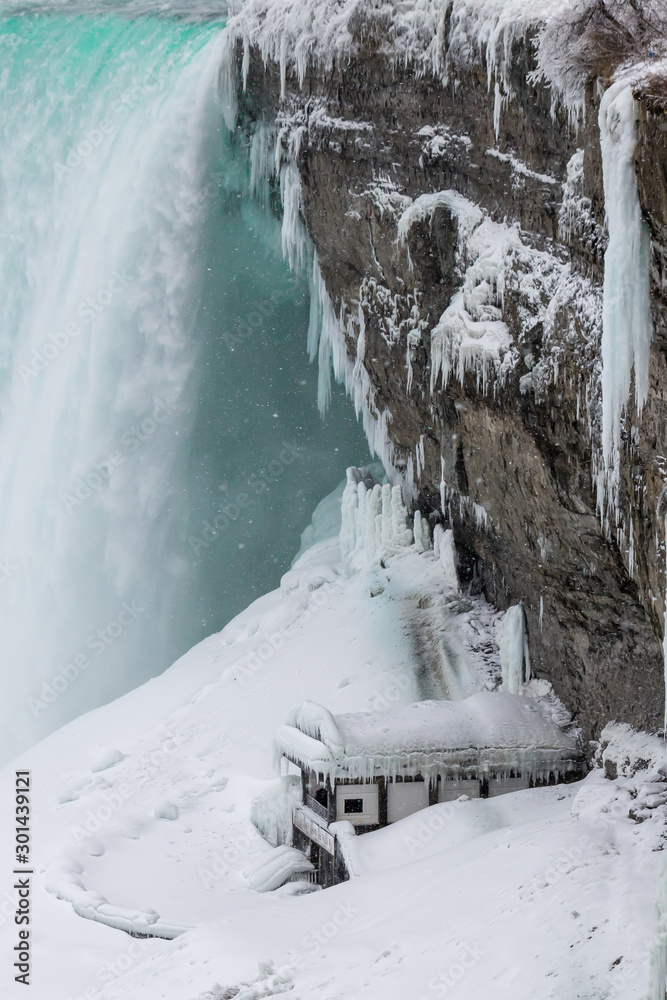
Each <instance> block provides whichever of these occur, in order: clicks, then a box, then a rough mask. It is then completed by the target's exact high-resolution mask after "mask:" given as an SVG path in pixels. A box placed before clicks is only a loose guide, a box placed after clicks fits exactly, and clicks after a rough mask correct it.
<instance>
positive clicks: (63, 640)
mask: <svg viewBox="0 0 667 1000" xmlns="http://www.w3.org/2000/svg"><path fill="white" fill-rule="evenodd" d="M63 9H64V8H63V7H58V6H56V5H51V7H50V8H49V10H48V11H47V9H46V8H45V7H43V6H42V7H37V6H34V7H31V8H24V9H23V10H22V11H21V12H18V11H16V12H14V13H13V14H12V15H9V14H7V12H5V17H4V19H3V20H0V133H1V135H2V144H1V145H0V290H1V294H0V404H1V408H2V409H1V423H0V561H1V563H0V569H1V572H0V642H1V648H2V670H3V692H4V695H5V697H4V700H3V703H2V706H1V708H0V729H1V731H2V740H1V742H0V755H1V756H3V757H7V756H8V755H10V754H12V753H13V752H16V751H18V750H20V749H21V748H23V747H24V746H25V745H28V744H29V743H31V742H34V740H35V739H37V738H39V737H41V736H43V735H44V734H46V733H47V732H49V731H51V730H53V729H54V728H56V727H57V726H59V725H61V724H62V723H63V722H65V721H67V720H69V719H71V718H73V717H75V716H76V715H78V714H80V712H82V711H84V710H86V709H88V708H90V707H93V706H94V705H96V704H100V703H101V702H103V701H106V700H108V699H109V698H111V697H115V696H117V695H119V694H121V693H122V692H123V691H125V690H127V689H128V688H130V687H132V686H134V685H136V684H137V683H140V682H141V681H143V680H145V679H146V678H147V677H150V676H152V675H154V674H155V673H157V672H159V671H160V670H162V669H164V668H165V667H167V666H168V665H169V664H170V663H171V662H172V661H173V660H174V659H175V658H176V657H177V656H178V655H180V653H182V652H183V651H184V650H185V649H186V648H188V647H189V646H190V645H192V643H193V642H195V641H197V640H198V639H199V638H202V637H203V636H204V635H207V634H209V633H210V632H212V631H214V630H215V629H216V628H219V627H221V626H222V625H223V624H224V623H225V621H226V620H227V619H228V618H229V617H230V616H231V615H232V614H233V613H235V612H236V611H238V610H240V608H242V607H243V606H245V605H246V604H247V603H248V602H249V601H250V600H251V599H252V598H253V597H254V596H258V595H259V594H260V593H263V592H265V591H266V590H267V589H268V587H270V586H271V585H274V584H275V583H276V582H277V580H278V577H279V575H280V572H281V570H283V569H284V568H286V564H287V563H288V562H289V557H290V555H291V554H292V553H293V551H295V549H296V547H297V544H296V543H297V538H298V533H299V531H300V530H301V529H302V528H303V527H304V526H305V523H306V522H307V513H308V511H309V510H311V509H312V508H313V507H314V506H315V504H316V502H317V500H318V499H319V497H320V496H321V495H322V494H323V493H325V492H327V490H328V489H330V488H332V486H333V485H335V482H336V481H337V480H338V479H340V478H341V476H342V474H343V473H344V469H345V466H346V465H347V464H351V463H352V462H355V461H356V462H358V461H359V460H360V457H361V456H363V454H364V452H365V447H364V442H363V439H362V435H361V432H360V430H359V429H358V428H357V427H356V425H355V424H354V421H353V418H352V415H351V413H350V412H349V411H348V410H347V409H343V405H342V403H341V402H340V401H339V405H338V407H336V406H335V407H334V409H333V411H332V413H331V415H330V417H329V420H328V423H327V424H326V425H322V424H320V423H319V422H318V418H317V413H316V405H315V398H316V388H315V384H316V380H317V376H316V373H315V372H314V371H312V370H309V369H308V368H307V363H306V359H305V357H304V355H305V332H306V327H307V322H308V303H307V288H306V285H305V283H304V282H302V281H301V280H300V279H298V278H291V277H290V276H289V273H288V271H287V268H286V265H285V264H284V263H283V262H282V260H281V259H280V253H279V231H278V224H277V222H276V220H275V219H273V218H272V217H271V216H270V215H269V214H268V211H267V210H262V209H261V208H260V206H259V205H258V204H257V203H256V202H253V201H252V199H251V197H250V194H249V191H248V183H247V168H246V161H245V158H244V155H243V151H240V150H238V149H236V148H235V143H234V140H233V137H230V136H229V135H228V134H226V133H225V131H224V127H223V125H222V114H221V109H220V107H219V104H218V101H217V99H216V95H217V79H218V74H219V70H220V61H221V58H222V49H223V47H222V34H221V31H222V27H223V24H222V22H221V21H220V20H215V19H211V18H210V17H209V16H206V17H201V18H200V19H199V20H197V18H196V17H195V16H189V17H188V18H184V17H176V16H173V13H174V12H173V11H172V12H171V14H170V12H169V11H166V12H165V11H164V10H163V11H161V16H159V17H157V16H151V15H150V13H149V14H146V13H145V12H143V13H142V16H139V13H138V12H137V11H136V10H135V11H134V13H132V12H131V10H130V7H129V6H127V5H125V6H123V7H121V5H119V6H118V9H117V10H116V11H114V9H113V8H112V7H111V8H110V7H109V6H108V5H105V7H104V8H99V9H98V12H97V13H96V14H95V15H94V16H91V13H90V8H89V9H88V11H87V12H86V13H85V14H83V13H78V14H75V13H73V11H72V8H71V7H68V8H67V13H63ZM209 13H210V12H209ZM190 15H192V11H190Z"/></svg>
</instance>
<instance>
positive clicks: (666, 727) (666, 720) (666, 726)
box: [662, 513, 667, 741]
mask: <svg viewBox="0 0 667 1000" xmlns="http://www.w3.org/2000/svg"><path fill="white" fill-rule="evenodd" d="M663 621H664V625H663V631H664V635H663V639H662V655H663V679H664V686H665V710H664V714H663V719H662V732H663V740H666V741H667V513H665V615H664V619H663Z"/></svg>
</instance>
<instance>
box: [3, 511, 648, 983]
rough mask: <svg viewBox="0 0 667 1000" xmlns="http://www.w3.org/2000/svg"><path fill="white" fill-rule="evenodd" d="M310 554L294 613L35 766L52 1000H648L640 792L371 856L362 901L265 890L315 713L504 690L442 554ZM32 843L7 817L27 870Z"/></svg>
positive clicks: (275, 604) (596, 793)
mask: <svg viewBox="0 0 667 1000" xmlns="http://www.w3.org/2000/svg"><path fill="white" fill-rule="evenodd" d="M320 523H321V524H322V525H323V526H324V527H325V529H326V528H328V529H329V530H332V528H331V524H332V519H331V517H326V518H320ZM403 530H404V529H403ZM324 533H325V534H326V533H327V531H326V530H324ZM309 540H310V541H311V542H312V543H313V545H312V547H311V548H309V549H307V550H306V551H305V552H303V553H302V554H301V556H300V558H299V559H298V560H297V562H296V563H295V564H294V565H293V567H292V569H291V570H290V571H289V572H288V573H287V574H286V575H285V577H284V578H283V583H282V587H281V590H280V591H275V592H274V593H271V594H268V595H266V596H265V597H263V598H261V599H260V600H259V601H256V602H255V603H254V604H253V605H251V607H250V608H248V609H247V611H245V612H244V613H243V614H241V615H239V616H238V617H237V618H236V619H234V621H232V622H231V623H230V624H229V625H228V626H227V627H226V628H225V629H224V630H223V631H222V632H221V633H220V634H219V635H216V636H212V637H211V638H210V639H207V640H206V641H205V642H203V643H201V644H200V645H198V646H197V647H195V648H194V649H193V650H191V651H190V652H189V653H188V654H187V655H186V656H184V657H183V658H182V659H181V660H179V661H178V662H177V663H176V664H175V665H174V666H173V667H172V668H171V669H170V670H168V671H167V672H166V673H165V674H164V675H162V676H161V677H159V678H156V679H155V680H152V681H150V682H149V683H148V684H146V685H144V686H143V687H141V688H139V689H138V690H136V691H134V692H132V693H130V694H128V695H126V696H125V697H124V698H122V699H120V700H118V701H116V702H114V703H112V704H110V705H107V706H105V707H103V708H101V709H98V710H97V711H95V712H93V713H91V714H89V715H87V716H84V717H82V718H81V719H79V720H77V721H75V722H73V723H71V724H70V725H69V726H67V727H65V728H64V729H62V730H60V731H59V732H57V733H55V734H54V735H53V736H51V737H49V739H47V740H45V741H44V742H43V743H41V744H40V745H38V746H37V747H35V748H34V749H32V750H31V751H30V752H29V753H27V754H25V755H24V756H23V757H22V758H21V759H20V761H19V762H16V764H15V766H16V767H21V768H30V769H31V770H32V784H33V817H32V824H33V858H34V863H35V867H36V868H37V869H38V870H39V871H40V874H39V875H38V876H35V884H34V888H33V910H32V919H33V924H32V926H33V947H34V962H33V970H34V971H33V985H32V987H31V989H32V993H31V996H32V997H33V998H36V1000H66V998H72V1000H74V998H82V997H85V998H86V1000H111V998H120V997H122V998H137V1000H139V998H141V1000H158V998H160V1000H164V998H167V1000H172V998H173V1000H184V998H185V1000H194V998H201V1000H204V998H207V1000H222V998H225V997H226V998H231V997H238V998H243V1000H250V998H257V997H264V996H273V995H276V994H278V993H282V992H287V991H290V992H292V994H293V996H295V997H301V998H303V1000H306V998H312V997H315V996H317V997H322V998H331V1000H333V998H334V997H341V996H346V997H369V998H370V997H378V996H380V995H381V996H383V997H385V998H393V997H396V998H398V997H401V998H404V997H405V996H406V995H407V996H413V997H415V998H418V997H433V996H442V995H445V994H446V993H449V992H451V993H452V995H459V996H461V997H464V996H465V997H466V1000H477V998H480V1000H481V998H485V1000H486V998H487V997H488V995H489V992H490V991H492V992H493V994H494V995H496V996H499V997H508V998H509V997H512V998H513V1000H522V998H526V1000H528V998H531V1000H533V998H534V997H535V996H539V997H540V998H545V1000H546V998H549V997H553V998H556V997H558V998H563V997H573V998H574V997H590V998H593V997H596V998H598V997H604V996H611V995H614V993H613V990H614V989H615V985H614V984H616V983H618V982H621V981H623V983H624V984H625V985H624V986H623V991H622V993H621V994H620V995H622V996H624V997H628V998H631V997H637V998H639V997H641V996H643V990H644V989H645V985H646V980H647V973H646V954H645V952H646V949H645V942H646V941H648V940H649V939H650V937H651V935H652V932H653V926H652V925H653V915H652V905H651V904H652V900H653V894H654V887H655V880H656V872H657V867H658V858H659V855H658V854H657V853H654V852H653V851H652V848H655V847H656V846H657V845H658V843H659V835H660V831H661V829H662V825H661V824H662V823H663V822H664V817H663V816H662V812H661V810H662V806H661V805H660V804H658V805H656V802H655V801H654V800H651V802H650V804H649V806H648V807H647V808H648V809H649V812H648V814H647V816H648V820H647V821H646V822H644V823H642V824H641V825H640V824H636V823H635V822H634V821H633V820H632V819H631V818H630V817H629V815H628V812H629V810H628V800H629V797H630V792H629V791H628V790H627V788H626V787H625V786H628V785H631V784H632V782H633V780H635V781H636V779H633V778H623V777H621V778H619V779H617V781H615V782H614V781H607V780H604V779H603V778H602V777H601V772H600V771H596V772H594V773H593V774H592V775H591V776H589V778H587V779H586V781H584V782H580V783H578V784H576V785H568V786H556V787H552V788H545V789H534V790H530V791H525V792H519V793H514V794H511V795H507V796H505V797H503V799H502V800H498V799H493V800H485V801H466V800H461V801H458V802H456V803H446V804H442V805H439V806H434V807H432V808H431V809H429V810H425V811H423V812H421V813H419V814H416V815H414V816H412V817H409V818H408V819H406V820H403V821H401V822H399V823H397V824H395V825H393V826H392V827H390V828H387V829H384V830H380V831H378V832H377V833H374V834H369V835H366V836H364V837H360V838H356V839H354V841H353V842H352V843H351V844H350V845H349V847H350V850H352V851H353V852H354V855H355V856H354V870H355V871H356V872H358V873H359V877H357V878H354V879H353V880H352V881H350V882H348V883H345V884H342V885H339V886H336V887H335V888H333V889H330V890H326V891H316V892H313V893H308V894H304V893H303V889H304V888H305V887H303V886H301V885H300V884H299V883H293V884H289V885H287V886H285V887H283V888H282V889H278V890H277V891H275V892H273V893H272V892H262V893H259V892H255V891H253V889H252V888H251V882H250V879H249V876H251V875H252V873H253V872H255V871H256V870H257V869H258V867H259V866H260V865H261V864H262V863H264V862H268V861H269V859H270V857H271V852H272V847H271V846H270V845H269V844H268V843H267V842H266V841H264V840H263V838H262V837H261V836H260V835H259V833H258V832H257V830H256V829H255V828H254V826H253V825H252V823H251V821H250V815H251V807H252V802H253V800H254V799H256V798H257V796H258V795H260V794H261V793H263V792H267V791H269V790H271V789H277V788H278V787H279V786H278V783H277V779H276V777H275V774H274V771H273V761H272V738H273V735H274V733H275V731H276V729H277V728H278V726H279V725H280V724H281V723H282V722H284V720H285V718H286V717H287V715H288V712H289V710H290V709H291V708H292V707H293V706H294V705H295V704H296V703H298V702H301V701H303V700H304V699H312V700H314V701H317V702H320V703H322V704H325V705H327V706H328V707H329V708H330V709H331V710H332V711H333V712H335V713H345V712H350V711H358V710H360V709H370V710H372V711H378V712H381V711H385V710H386V709H389V708H391V707H392V706H395V705H399V704H409V703H410V702H414V701H415V700H419V699H421V698H424V697H434V696H435V697H442V696H443V695H444V694H446V688H447V682H448V681H447V678H448V674H447V669H449V670H451V669H452V662H456V663H457V664H458V665H459V666H460V667H461V668H463V667H465V669H466V670H467V673H468V677H469V678H470V679H472V680H474V682H475V683H476V685H477V689H480V688H486V687H492V686H494V685H495V684H496V683H497V680H498V678H499V673H500V669H499V658H498V651H497V638H498V636H497V625H498V624H499V618H500V616H498V615H497V614H496V613H495V612H493V611H492V610H491V609H490V608H489V607H488V606H487V605H486V604H485V603H484V602H483V601H482V600H481V599H480V598H474V597H467V596H465V595H462V594H460V593H457V592H456V591H455V590H454V589H453V587H452V580H451V574H450V575H448V574H446V572H445V569H444V567H443V565H442V563H441V562H440V561H439V560H438V559H436V558H435V556H434V553H433V551H421V552H418V551H417V547H416V546H415V545H410V546H407V545H402V546H399V547H393V548H392V541H391V539H385V541H386V542H387V545H386V547H385V549H384V550H382V549H380V551H377V552H376V551H373V552H369V558H368V560H367V563H366V565H365V566H364V567H363V568H361V569H359V570H358V571H357V572H356V573H355V574H354V575H352V576H346V575H345V574H344V573H343V570H342V565H341V556H340V548H339V545H338V539H337V537H333V538H329V539H328V540H327V539H322V538H321V537H318V534H317V532H311V534H310V537H309ZM420 547H421V546H420ZM390 551H391V552H392V554H389V552H390ZM357 554H359V552H358V550H357ZM443 649H445V650H449V654H451V651H452V650H456V656H455V657H454V656H452V655H449V654H447V655H445V653H443ZM445 661H446V662H447V664H448V665H449V666H448V668H447V669H445V668H443V663H445ZM472 680H471V682H472ZM535 683H536V682H535V681H533V682H531V684H532V685H533V687H532V688H531V689H530V690H528V691H527V693H531V692H532V693H537V694H540V693H541V694H543V693H544V691H543V690H542V689H541V688H540V687H539V683H538V687H537V689H536V688H535ZM556 708H557V706H556V705H555V703H554V711H556ZM13 772H14V765H13V766H12V768H11V769H7V770H5V772H3V774H2V779H1V780H2V782H3V787H5V788H10V787H12V786H13ZM12 839H13V824H12V823H11V822H10V817H9V815H8V813H7V811H5V813H4V815H3V826H2V841H1V843H2V856H3V857H5V858H7V859H9V858H10V857H11V854H12V850H11V841H12ZM9 879H10V876H9V874H7V875H6V876H5V888H4V889H3V905H2V906H1V907H0V912H1V914H2V917H1V925H0V935H1V936H2V944H1V947H2V949H3V953H4V954H9V953H10V951H11V948H12V947H13V945H14V943H15V935H16V928H15V927H14V924H13V919H12V913H13V908H14V901H13V897H12V893H11V891H10V885H11V881H10V880H9ZM254 884H257V880H255V882H254ZM79 914H80V915H79ZM82 916H84V917H87V918H89V919H82ZM104 924H110V925H112V926H104ZM118 927H121V928H122V927H124V928H126V929H130V930H133V931H134V932H135V933H148V934H156V935H158V936H161V937H172V936H175V940H173V941H165V940H156V939H155V938H153V937H149V938H146V939H143V938H140V939H133V938H131V937H129V936H128V935H126V934H124V933H122V931H120V930H118V929H115V928H118ZM190 928H191V929H190ZM642 949H644V950H643V951H642ZM621 956H622V957H621ZM619 959H620V961H617V960H619ZM624 977H625V978H624ZM459 983H460V985H459ZM244 984H245V985H244ZM5 988H6V987H5ZM19 989H20V987H19V986H18V985H14V984H11V987H10V992H9V994H8V995H10V996H15V995H16V996H20V995H22V994H21V993H20V992H19ZM456 991H458V992H456ZM2 995H5V994H4V993H3V994H2Z"/></svg>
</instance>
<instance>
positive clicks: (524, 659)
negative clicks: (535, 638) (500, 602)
mask: <svg viewBox="0 0 667 1000" xmlns="http://www.w3.org/2000/svg"><path fill="white" fill-rule="evenodd" d="M500 665H501V668H502V676H503V689H504V690H505V691H507V692H508V693H509V694H521V688H522V686H523V684H524V683H526V682H528V681H529V680H530V653H529V651H528V636H527V635H526V622H525V616H524V612H523V607H522V605H521V604H515V605H514V606H513V607H511V608H509V609H508V610H507V611H506V612H505V617H504V618H503V622H502V635H501V638H500Z"/></svg>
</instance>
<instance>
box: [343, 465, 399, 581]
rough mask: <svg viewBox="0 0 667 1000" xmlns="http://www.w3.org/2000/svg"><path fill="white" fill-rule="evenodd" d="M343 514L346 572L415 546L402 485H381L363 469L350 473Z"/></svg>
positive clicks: (355, 570)
mask: <svg viewBox="0 0 667 1000" xmlns="http://www.w3.org/2000/svg"><path fill="white" fill-rule="evenodd" d="M341 514H342V525H341V533H340V545H341V554H342V557H343V565H344V567H345V570H346V572H347V573H355V572H358V571H359V570H361V569H362V568H363V567H364V566H366V565H368V564H369V563H371V562H373V561H374V560H375V559H377V558H380V557H381V556H383V555H390V554H391V553H393V552H396V551H397V550H398V549H400V548H404V547H406V546H408V545H412V541H413V536H412V529H411V528H410V527H409V525H408V523H407V519H408V512H407V510H406V508H405V505H404V503H403V499H402V497H401V488H400V486H390V485H388V484H385V485H384V486H380V485H379V483H374V482H373V479H372V477H371V476H369V475H368V473H367V471H366V470H364V469H355V468H350V469H348V470H347V485H346V487H345V491H344V493H343V499H342V503H341Z"/></svg>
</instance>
